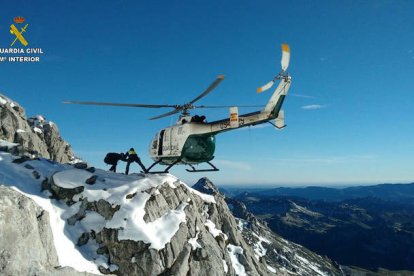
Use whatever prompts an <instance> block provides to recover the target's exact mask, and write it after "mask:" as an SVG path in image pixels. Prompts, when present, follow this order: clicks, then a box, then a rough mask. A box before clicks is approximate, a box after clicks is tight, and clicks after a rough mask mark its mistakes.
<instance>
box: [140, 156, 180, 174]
mask: <svg viewBox="0 0 414 276" xmlns="http://www.w3.org/2000/svg"><path fill="white" fill-rule="evenodd" d="M180 161H181V160H179V159H178V160H177V161H175V162H174V163H172V164H171V165H168V167H167V168H165V170H163V171H155V172H151V169H152V168H153V167H154V166H155V165H157V164H158V163H160V162H161V160H158V161H156V162H154V163H153V164H152V165H151V166H150V167H149V168H148V169H147V170H146V171H145V173H153V174H156V173H169V170H170V169H171V168H172V167H173V166H175V165H177V163H179V162H180Z"/></svg>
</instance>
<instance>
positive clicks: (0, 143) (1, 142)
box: [0, 139, 19, 148]
mask: <svg viewBox="0 0 414 276" xmlns="http://www.w3.org/2000/svg"><path fill="white" fill-rule="evenodd" d="M17 145H19V144H16V143H11V142H7V141H4V140H2V139H0V147H8V148H12V147H15V146H17Z"/></svg>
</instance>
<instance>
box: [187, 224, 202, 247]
mask: <svg viewBox="0 0 414 276" xmlns="http://www.w3.org/2000/svg"><path fill="white" fill-rule="evenodd" d="M197 228H198V227H197ZM198 234H200V232H199V231H198V229H197V234H196V236H195V237H194V238H191V239H189V240H188V243H189V244H191V248H192V249H193V250H196V249H197V248H201V245H200V244H199V243H198V242H197V239H198Z"/></svg>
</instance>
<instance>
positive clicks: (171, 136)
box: [149, 117, 216, 165]
mask: <svg viewBox="0 0 414 276" xmlns="http://www.w3.org/2000/svg"><path fill="white" fill-rule="evenodd" d="M205 127H207V125H205V126H203V125H202V124H200V123H194V122H191V117H190V118H184V119H183V118H181V119H180V120H179V121H178V122H177V125H174V126H172V127H168V128H165V129H162V130H161V131H159V132H158V133H157V134H156V135H155V136H154V138H153V140H152V141H151V145H150V152H149V153H150V156H151V158H152V159H153V160H154V161H155V162H157V161H160V162H159V163H160V164H164V165H169V164H172V163H176V162H178V163H183V164H198V163H203V162H208V161H210V160H212V159H213V158H214V152H215V149H216V139H215V136H214V135H212V134H211V133H209V132H208V131H206V130H205Z"/></svg>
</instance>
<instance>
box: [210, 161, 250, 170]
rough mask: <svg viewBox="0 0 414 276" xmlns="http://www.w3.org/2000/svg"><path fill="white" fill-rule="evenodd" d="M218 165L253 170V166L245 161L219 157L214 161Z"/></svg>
mask: <svg viewBox="0 0 414 276" xmlns="http://www.w3.org/2000/svg"><path fill="white" fill-rule="evenodd" d="M214 163H216V164H217V165H221V166H223V167H227V168H230V169H237V170H246V171H250V170H252V166H251V165H250V164H248V163H245V162H240V161H232V160H225V159H217V160H215V161H214Z"/></svg>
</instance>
